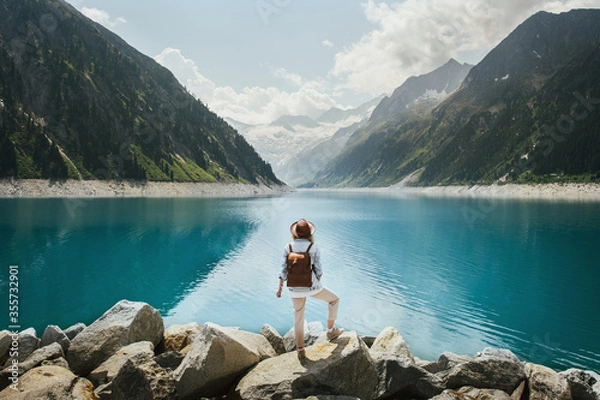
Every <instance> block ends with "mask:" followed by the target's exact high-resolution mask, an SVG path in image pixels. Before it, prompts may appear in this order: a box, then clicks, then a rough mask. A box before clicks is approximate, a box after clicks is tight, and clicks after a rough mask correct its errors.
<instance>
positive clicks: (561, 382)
mask: <svg viewBox="0 0 600 400" xmlns="http://www.w3.org/2000/svg"><path fill="white" fill-rule="evenodd" d="M525 374H526V375H527V384H528V387H529V400H550V399H552V400H571V398H572V397H571V387H570V386H569V382H568V381H567V380H566V379H565V378H564V377H563V376H562V375H560V374H559V373H558V372H555V371H553V370H551V369H550V368H548V367H544V366H541V365H537V364H531V363H527V364H525Z"/></svg>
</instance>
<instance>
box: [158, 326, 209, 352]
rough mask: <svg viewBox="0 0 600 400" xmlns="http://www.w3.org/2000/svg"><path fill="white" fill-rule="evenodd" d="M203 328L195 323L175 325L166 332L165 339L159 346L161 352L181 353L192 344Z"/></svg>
mask: <svg viewBox="0 0 600 400" xmlns="http://www.w3.org/2000/svg"><path fill="white" fill-rule="evenodd" d="M201 329H202V328H200V325H198V324H197V323H195V322H191V323H189V324H174V325H171V326H170V327H168V328H167V329H166V330H165V333H164V338H163V341H162V343H161V344H160V346H159V349H160V351H161V352H167V351H181V350H183V349H184V348H185V347H187V346H189V345H190V344H192V339H193V338H194V336H195V335H196V334H198V332H200V330H201Z"/></svg>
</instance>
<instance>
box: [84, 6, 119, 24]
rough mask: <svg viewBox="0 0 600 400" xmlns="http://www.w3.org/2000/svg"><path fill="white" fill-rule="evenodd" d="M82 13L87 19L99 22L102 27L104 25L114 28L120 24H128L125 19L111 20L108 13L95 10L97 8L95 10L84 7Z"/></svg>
mask: <svg viewBox="0 0 600 400" xmlns="http://www.w3.org/2000/svg"><path fill="white" fill-rule="evenodd" d="M81 13H82V14H83V15H85V16H86V17H88V18H89V19H91V20H92V21H94V22H97V23H99V24H101V25H104V26H105V27H107V28H114V27H115V26H117V25H119V24H125V23H127V20H126V19H125V18H123V17H117V18H114V19H111V17H110V14H109V13H107V12H106V11H104V10H100V9H98V8H95V7H94V8H89V7H82V8H81Z"/></svg>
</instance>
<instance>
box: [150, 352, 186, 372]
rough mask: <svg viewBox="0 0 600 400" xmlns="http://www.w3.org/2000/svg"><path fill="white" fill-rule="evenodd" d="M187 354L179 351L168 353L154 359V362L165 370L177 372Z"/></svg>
mask: <svg viewBox="0 0 600 400" xmlns="http://www.w3.org/2000/svg"><path fill="white" fill-rule="evenodd" d="M184 358H185V354H183V353H180V352H178V351H167V352H165V353H162V354H159V355H157V356H156V357H154V361H156V363H157V364H158V365H160V366H161V367H163V368H164V369H170V370H171V371H175V370H176V369H177V367H179V366H180V365H181V362H182V361H183V359H184Z"/></svg>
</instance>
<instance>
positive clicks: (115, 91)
mask: <svg viewBox="0 0 600 400" xmlns="http://www.w3.org/2000/svg"><path fill="white" fill-rule="evenodd" d="M0 22H1V23H0V70H2V72H3V73H2V76H1V77H0V99H2V104H3V106H2V109H1V110H0V111H1V114H0V155H2V156H3V161H2V162H0V175H1V176H4V177H16V178H52V179H67V178H69V179H80V178H83V179H142V180H143V179H148V180H158V181H161V180H164V181H168V180H171V181H181V182H186V181H191V182H244V183H264V184H268V185H270V184H281V182H280V181H279V180H278V179H277V178H276V176H275V175H274V174H273V172H272V170H271V167H270V166H269V165H268V164H267V163H266V162H264V160H262V159H261V158H260V157H259V156H258V154H257V153H256V151H255V150H254V149H253V148H252V147H251V146H250V145H249V144H248V143H247V141H246V140H245V139H244V138H243V137H242V136H241V135H239V133H237V132H236V131H235V130H234V129H233V128H232V127H231V126H229V125H228V124H227V123H226V122H225V121H224V120H223V119H222V118H220V117H218V116H217V115H216V114H214V113H213V112H211V111H210V110H208V108H207V107H206V106H205V105H204V104H203V103H202V102H201V101H199V100H196V99H194V97H193V96H192V95H191V94H189V93H188V92H187V90H186V89H185V88H184V87H183V86H182V85H181V84H180V83H179V82H178V81H177V80H176V79H175V77H174V76H173V74H172V73H171V72H170V71H169V70H167V69H166V68H164V67H162V66H160V65H159V64H158V63H156V62H155V61H154V60H153V59H151V58H150V57H148V56H145V55H143V54H142V53H140V52H139V51H137V50H135V49H134V48H133V47H131V46H129V45H128V44H127V43H126V42H125V41H124V40H122V39H121V38H120V37H119V36H117V35H116V34H114V33H112V32H110V31H109V30H108V29H106V28H104V27H102V26H101V25H99V24H97V23H95V22H93V21H91V20H89V19H88V18H87V17H85V16H83V15H82V14H80V13H79V12H78V11H77V10H76V9H75V8H74V7H72V6H71V5H70V4H68V3H66V2H65V1H63V0H19V1H16V0H1V1H0Z"/></svg>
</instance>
